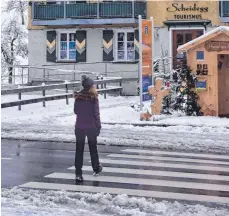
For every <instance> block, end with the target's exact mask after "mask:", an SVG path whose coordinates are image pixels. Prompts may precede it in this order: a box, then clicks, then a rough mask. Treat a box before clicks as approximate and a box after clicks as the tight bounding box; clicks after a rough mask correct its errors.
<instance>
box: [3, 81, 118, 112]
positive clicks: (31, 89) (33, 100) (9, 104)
mask: <svg viewBox="0 0 229 216" xmlns="http://www.w3.org/2000/svg"><path fill="white" fill-rule="evenodd" d="M110 83H118V84H119V85H117V86H112V87H107V84H110ZM95 85H96V86H97V87H98V85H101V86H102V88H100V89H97V91H98V92H99V93H104V97H105V98H106V93H108V92H114V91H119V93H120V94H121V92H122V78H110V79H101V80H95ZM80 86H81V82H71V83H62V84H52V85H41V86H29V87H19V88H17V89H5V90H2V91H1V95H10V94H18V100H17V101H12V102H3V103H1V108H7V107H13V106H18V110H21V106H22V105H26V104H33V103H39V102H42V103H43V107H45V106H46V103H45V102H46V101H52V100H60V99H66V104H69V98H71V97H73V95H72V93H69V90H74V89H75V88H78V87H80ZM56 89H63V90H65V93H64V94H55V95H49V96H47V95H46V91H47V90H56ZM37 91H41V93H42V96H41V97H35V98H31V99H25V100H22V93H30V92H37Z"/></svg>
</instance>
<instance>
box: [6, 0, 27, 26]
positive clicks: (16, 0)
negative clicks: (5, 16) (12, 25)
mask: <svg viewBox="0 0 229 216" xmlns="http://www.w3.org/2000/svg"><path fill="white" fill-rule="evenodd" d="M27 8H28V1H23V0H8V1H7V2H6V6H5V9H4V11H5V12H12V11H13V12H15V16H17V15H19V16H20V18H21V24H22V25H25V19H26V18H25V12H26V10H27Z"/></svg>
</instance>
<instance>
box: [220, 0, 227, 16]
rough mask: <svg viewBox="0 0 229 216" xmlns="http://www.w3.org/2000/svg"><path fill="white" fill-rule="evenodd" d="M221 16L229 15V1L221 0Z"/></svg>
mask: <svg viewBox="0 0 229 216" xmlns="http://www.w3.org/2000/svg"><path fill="white" fill-rule="evenodd" d="M219 8H220V16H221V17H229V1H228V0H227V1H222V0H220V1H219Z"/></svg>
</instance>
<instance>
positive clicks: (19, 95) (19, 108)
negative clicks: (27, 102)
mask: <svg viewBox="0 0 229 216" xmlns="http://www.w3.org/2000/svg"><path fill="white" fill-rule="evenodd" d="M18 100H21V92H19V93H18ZM18 110H21V105H18Z"/></svg>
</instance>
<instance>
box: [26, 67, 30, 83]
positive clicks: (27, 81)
mask: <svg viewBox="0 0 229 216" xmlns="http://www.w3.org/2000/svg"><path fill="white" fill-rule="evenodd" d="M29 75H30V66H29V67H28V77H27V83H29Z"/></svg>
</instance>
